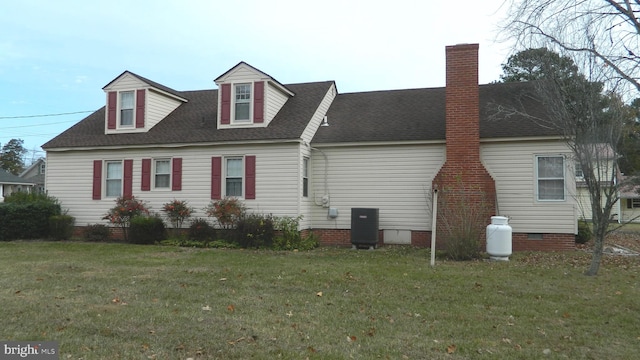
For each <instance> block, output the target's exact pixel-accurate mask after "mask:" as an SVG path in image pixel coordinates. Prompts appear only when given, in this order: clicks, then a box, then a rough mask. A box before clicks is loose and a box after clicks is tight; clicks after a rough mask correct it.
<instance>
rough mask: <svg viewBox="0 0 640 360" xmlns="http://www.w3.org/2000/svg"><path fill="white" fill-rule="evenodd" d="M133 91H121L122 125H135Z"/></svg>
mask: <svg viewBox="0 0 640 360" xmlns="http://www.w3.org/2000/svg"><path fill="white" fill-rule="evenodd" d="M133 105H134V99H133V91H124V92H121V93H120V126H124V127H128V126H133Z"/></svg>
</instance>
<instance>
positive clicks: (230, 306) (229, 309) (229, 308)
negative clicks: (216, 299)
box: [227, 304, 236, 312]
mask: <svg viewBox="0 0 640 360" xmlns="http://www.w3.org/2000/svg"><path fill="white" fill-rule="evenodd" d="M227 310H228V311H229V312H234V311H235V310H236V308H235V306H233V304H231V305H229V306H227Z"/></svg>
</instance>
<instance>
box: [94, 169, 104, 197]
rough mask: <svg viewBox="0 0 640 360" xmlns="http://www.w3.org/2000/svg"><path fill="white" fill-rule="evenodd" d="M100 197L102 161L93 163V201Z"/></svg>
mask: <svg viewBox="0 0 640 360" xmlns="http://www.w3.org/2000/svg"><path fill="white" fill-rule="evenodd" d="M101 197H102V160H94V161H93V200H100V198H101Z"/></svg>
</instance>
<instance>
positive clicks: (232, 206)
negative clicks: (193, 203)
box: [204, 197, 247, 229]
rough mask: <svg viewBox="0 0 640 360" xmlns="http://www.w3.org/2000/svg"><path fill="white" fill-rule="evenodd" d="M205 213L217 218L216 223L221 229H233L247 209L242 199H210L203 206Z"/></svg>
mask: <svg viewBox="0 0 640 360" xmlns="http://www.w3.org/2000/svg"><path fill="white" fill-rule="evenodd" d="M204 211H205V214H207V216H209V217H214V218H216V220H218V224H220V227H222V228H223V229H233V228H235V226H236V225H237V224H238V221H239V220H240V219H242V218H243V217H244V215H245V213H246V211H247V208H246V207H245V206H244V203H243V202H242V200H240V199H238V198H234V197H226V198H224V199H220V200H216V201H211V203H209V205H208V206H207V207H206V208H204Z"/></svg>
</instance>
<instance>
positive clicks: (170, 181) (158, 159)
mask: <svg viewBox="0 0 640 360" xmlns="http://www.w3.org/2000/svg"><path fill="white" fill-rule="evenodd" d="M158 161H168V162H169V172H168V175H169V185H168V186H166V187H158V186H157V184H156V176H157V175H158V173H157V167H156V164H157V163H158ZM172 169H173V159H171V158H157V159H153V163H152V165H151V176H152V180H151V182H152V184H151V188H152V189H153V190H157V191H171V184H173V174H172V173H173V171H172Z"/></svg>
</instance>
